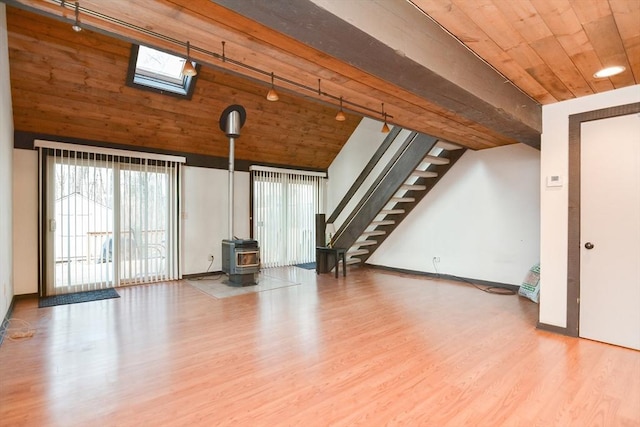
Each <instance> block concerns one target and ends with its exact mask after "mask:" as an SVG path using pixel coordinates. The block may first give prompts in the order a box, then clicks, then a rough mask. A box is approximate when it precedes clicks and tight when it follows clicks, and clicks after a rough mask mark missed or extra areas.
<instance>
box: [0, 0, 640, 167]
mask: <svg viewBox="0 0 640 427" xmlns="http://www.w3.org/2000/svg"><path fill="white" fill-rule="evenodd" d="M6 3H8V4H11V5H15V6H17V7H19V8H21V9H25V10H29V11H34V12H37V13H38V14H41V15H43V16H44V17H36V16H35V15H33V14H30V13H28V12H24V11H18V10H15V9H12V8H8V21H9V22H8V25H9V31H10V34H9V37H10V38H9V44H10V54H11V58H10V61H11V72H12V91H13V98H14V117H15V121H16V129H19V130H24V131H31V132H34V131H42V132H46V133H52V134H55V135H66V136H75V137H79V138H86V139H93V140H106V141H110V142H114V143H119V144H129V145H145V146H150V147H152V146H162V147H166V148H167V149H171V150H182V151H185V152H197V153H200V154H208V155H211V156H225V155H226V153H225V152H224V149H221V147H225V146H226V144H225V141H224V135H221V133H220V131H219V129H217V120H218V116H219V113H220V111H222V109H223V108H224V106H226V105H228V104H231V103H241V104H243V105H245V107H246V108H247V109H248V111H249V119H248V121H247V125H246V132H244V133H243V136H242V142H243V143H244V144H246V146H247V149H246V150H245V151H242V152H240V153H238V152H237V153H236V156H237V157H238V158H240V159H245V160H249V161H254V162H258V163H260V162H264V163H273V164H286V165H294V166H299V167H309V168H326V167H328V165H329V164H330V162H331V160H332V159H333V157H335V155H336V154H337V152H338V151H339V149H340V147H341V146H342V144H344V143H345V142H346V140H347V138H348V135H349V134H350V132H351V131H352V130H353V128H354V127H355V126H356V125H357V122H358V116H359V115H367V116H371V117H374V118H377V119H381V118H382V116H381V115H380V114H379V113H378V112H379V111H381V103H383V102H384V105H385V107H384V109H385V111H386V112H388V113H389V114H390V115H391V116H392V117H391V118H389V121H390V122H391V123H393V124H398V125H400V126H403V127H406V128H409V129H414V130H418V131H421V132H424V133H428V134H431V135H434V136H437V137H439V138H442V139H446V140H449V141H452V142H456V143H458V144H461V145H464V146H466V147H469V148H472V149H482V148H490V147H495V146H500V145H505V144H512V143H516V142H524V143H527V144H529V145H532V146H536V145H537V144H539V134H540V130H541V129H540V105H541V104H544V103H550V102H555V101H558V100H563V99H568V98H571V97H577V96H583V95H586V94H589V93H598V92H602V91H606V90H610V89H612V88H614V87H623V86H628V85H632V84H636V83H637V82H638V66H639V65H638V64H639V58H638V57H639V55H638V46H640V43H639V40H640V36H639V34H638V26H637V25H633V23H634V22H638V21H639V20H640V9H639V7H638V3H640V2H630V1H627V0H610V1H604V0H584V1H581V2H568V1H563V0H519V1H518V2H504V1H502V0H473V1H470V0H423V1H418V0H414V2H413V3H409V2H406V1H404V0H384V1H383V0H370V1H368V2H366V3H367V7H366V8H360V13H359V15H361V16H362V17H363V19H360V20H359V18H358V16H357V14H356V12H358V9H357V8H355V9H354V8H352V9H351V10H350V9H349V5H353V4H355V5H361V4H362V2H335V1H334V2H331V1H329V0H314V1H308V0H295V1H285V0H270V1H269V2H264V1H259V0H243V1H241V2H238V1H231V0H229V1H227V0H220V1H215V2H212V1H209V0H127V1H125V0H113V1H109V2H105V1H100V0H83V1H81V2H80V6H81V14H80V19H81V22H82V25H83V27H84V28H85V31H82V32H81V33H78V34H75V33H73V32H72V31H71V30H70V23H71V22H73V19H74V17H73V8H72V4H70V3H69V2H67V7H62V6H61V5H60V1H36V0H15V1H13V0H12V1H6ZM338 6H339V7H338ZM425 14H428V15H430V16H426V15H425ZM105 16H108V17H109V18H110V19H108V20H106V19H104V17H105ZM52 18H53V19H52ZM112 18H115V19H112ZM434 20H435V21H437V23H436V22H435V21H434ZM363 22H364V23H363ZM367 22H370V23H371V22H373V23H374V24H375V28H371V25H370V27H369V28H367ZM379 22H382V24H384V23H387V24H389V25H391V27H390V28H392V29H393V30H394V31H396V32H397V34H399V35H397V37H398V39H399V40H401V43H399V44H397V45H394V41H393V38H391V39H389V38H388V37H389V35H388V34H386V33H385V31H384V28H383V27H384V25H379ZM123 24H126V25H123ZM440 25H442V26H443V27H445V29H446V30H444V29H442V28H441V27H440ZM400 27H402V28H400ZM401 30H402V31H401ZM447 31H448V32H450V33H451V34H449V33H448V32H447ZM391 33H392V34H391V35H392V36H393V32H391ZM158 35H162V36H163V37H162V38H159V37H158ZM451 35H453V36H455V37H457V39H459V40H460V41H462V42H464V43H465V45H466V46H464V45H462V44H461V43H459V41H458V40H456V38H455V37H451ZM187 40H189V41H190V42H191V44H192V46H194V47H195V49H194V50H192V56H193V57H194V59H196V60H197V61H199V62H200V63H201V64H203V68H202V71H201V75H200V76H199V81H198V85H197V88H196V94H195V95H194V98H193V99H192V100H191V101H184V100H180V101H176V100H174V99H170V98H168V97H161V96H152V95H151V94H148V93H141V92H140V91H135V90H134V89H131V88H128V87H126V86H124V83H123V82H124V80H123V73H124V72H126V62H127V61H128V49H129V46H130V43H131V42H136V43H144V44H147V45H150V46H153V47H156V48H161V49H164V50H167V51H170V52H174V53H178V54H184V45H185V44H186V41H187ZM223 41H224V42H225V54H226V57H227V58H233V59H235V60H238V61H240V62H241V63H243V64H248V65H249V66H250V67H255V68H258V69H260V71H266V72H267V74H266V75H265V73H260V72H251V71H248V69H247V68H246V67H242V66H238V65H237V63H234V62H232V61H231V62H230V61H222V60H221V59H220V58H221V53H222V42H223ZM469 49H472V50H473V52H471V51H470V50H469ZM476 55H478V56H479V57H481V58H478V56H476ZM614 62H616V63H618V62H623V65H625V66H626V67H627V69H626V71H625V73H623V74H622V75H620V76H618V77H612V78H609V79H604V80H596V79H594V78H593V77H592V74H593V72H595V71H596V69H597V68H600V66H603V65H610V64H611V63H614ZM594 68H596V69H594ZM23 69H32V73H33V74H34V77H33V79H31V80H30V78H31V77H30V76H28V74H31V73H23V71H22V70H23ZM66 69H70V70H74V71H73V72H71V73H70V72H65V70H66ZM495 70H498V71H499V73H497V72H496V71H495ZM268 72H274V73H275V75H276V84H277V86H278V89H279V91H280V93H281V100H280V101H279V102H277V103H269V102H267V101H266V100H264V94H265V93H266V90H267V89H268V85H269V78H268ZM65 73H66V74H65ZM22 74H27V76H23V75H22ZM319 79H320V82H321V87H322V93H323V94H329V95H332V96H324V95H323V94H317V93H314V92H313V90H308V88H315V87H317V86H318V80H319ZM288 82H295V83H296V84H289V83H288ZM299 84H302V85H303V86H306V87H307V89H304V88H303V89H301V88H300V87H299V86H300V85H299ZM154 95H155V94H154ZM340 96H342V97H343V98H344V100H345V107H347V111H348V112H349V111H350V112H351V114H348V120H347V121H346V122H342V123H340V122H336V121H335V120H334V119H333V117H334V115H335V112H336V111H337V108H338V107H337V104H338V101H337V97H340ZM16 106H17V108H16ZM361 107H362V108H361ZM238 145H239V147H241V146H242V145H243V144H238ZM239 149H241V148H239Z"/></svg>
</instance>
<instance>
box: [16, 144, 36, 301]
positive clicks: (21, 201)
mask: <svg viewBox="0 0 640 427" xmlns="http://www.w3.org/2000/svg"><path fill="white" fill-rule="evenodd" d="M13 274H14V280H13V290H14V293H15V294H16V295H24V294H35V293H37V292H38V152H37V151H35V150H18V149H14V150H13Z"/></svg>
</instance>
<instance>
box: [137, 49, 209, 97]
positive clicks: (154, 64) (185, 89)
mask: <svg viewBox="0 0 640 427" xmlns="http://www.w3.org/2000/svg"><path fill="white" fill-rule="evenodd" d="M184 63H185V58H182V57H179V56H175V55H171V54H169V53H165V52H162V51H159V50H156V49H152V48H150V47H146V46H135V45H134V46H133V48H132V49H131V59H130V61H129V75H128V76H127V83H128V84H129V85H130V86H133V87H137V88H141V89H147V90H152V91H155V92H160V93H163V94H173V95H178V96H182V97H187V98H190V97H191V93H192V92H193V85H194V84H195V77H189V76H185V75H183V74H182V68H183V67H184ZM193 64H194V66H196V67H197V65H196V64H195V63H193Z"/></svg>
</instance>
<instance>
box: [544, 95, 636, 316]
mask: <svg viewBox="0 0 640 427" xmlns="http://www.w3.org/2000/svg"><path fill="white" fill-rule="evenodd" d="M634 102H640V85H636V86H631V87H627V88H623V89H618V90H614V91H609V92H605V93H601V94H597V95H591V96H585V97H582V98H578V99H572V100H569V101H563V102H559V103H556V104H551V105H545V106H543V108H542V129H543V134H542V158H541V172H540V175H541V176H540V179H541V186H540V188H541V194H540V201H541V216H540V228H541V230H540V232H541V235H540V253H541V255H540V256H541V259H540V265H541V271H540V323H544V324H547V325H552V326H559V327H566V316H567V231H568V226H567V220H568V216H567V212H568V177H567V175H568V172H569V167H568V162H569V116H570V115H571V114H578V113H583V112H587V111H593V110H599V109H602V108H609V107H615V106H618V105H625V104H631V103H634ZM621 155H623V154H622V153H621ZM551 175H559V176H561V177H563V179H564V185H563V186H562V187H546V185H545V180H546V177H547V176H551Z"/></svg>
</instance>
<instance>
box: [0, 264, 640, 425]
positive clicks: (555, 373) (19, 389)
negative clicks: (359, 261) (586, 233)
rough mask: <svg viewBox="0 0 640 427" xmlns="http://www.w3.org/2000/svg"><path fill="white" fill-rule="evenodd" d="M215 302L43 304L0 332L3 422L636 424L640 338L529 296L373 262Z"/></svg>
mask: <svg viewBox="0 0 640 427" xmlns="http://www.w3.org/2000/svg"><path fill="white" fill-rule="evenodd" d="M268 274H270V275H273V276H277V277H279V278H280V279H285V280H291V281H295V282H301V284H300V285H298V286H290V287H283V288H278V289H274V290H269V291H265V292H259V293H252V294H246V295H240V296H236V297H231V298H225V299H215V298H213V297H211V296H209V295H206V294H204V293H202V292H201V291H199V290H198V289H196V288H195V287H193V286H191V285H190V284H188V283H187V282H186V281H182V282H174V283H161V284H155V285H146V286H137V287H129V288H122V289H119V290H118V291H119V293H120V295H121V298H119V299H111V300H104V301H96V302H89V303H83V304H75V305H67V306H58V307H52V308H41V309H38V308H37V301H35V300H21V301H18V302H17V304H16V307H15V309H14V312H13V316H14V317H15V318H19V319H23V320H26V321H28V322H30V323H31V325H32V327H33V328H35V331H36V332H35V335H34V336H33V337H32V338H30V339H23V340H16V341H11V340H6V339H5V342H4V343H3V344H2V346H0V424H1V425H2V426H98V425H100V426H105V425H119V426H129V425H132V426H133V425H135V426H141V425H144V426H165V425H166V426H194V425H205V426H213V425H237V426H279V425H285V426H298V425H304V426H325V425H331V426H353V425H364V426H383V425H391V426H397V425H402V426H465V425H469V426H545V427H546V426H638V425H640V352H637V351H633V350H629V349H624V348H619V347H615V346H610V345H606V344H602V343H598V342H593V341H588V340H582V339H575V338H568V337H564V336H560V335H555V334H552V333H548V332H544V331H539V330H536V329H535V323H536V318H537V306H536V305H535V304H533V303H531V302H530V301H528V300H525V299H523V298H520V297H518V296H497V295H489V294H485V293H483V292H479V291H477V290H476V289H474V288H472V287H470V286H468V285H465V284H460V283H455V282H447V281H438V280H433V279H426V278H421V277H415V276H408V275H402V274H396V273H391V272H386V271H379V270H369V269H364V268H361V269H351V270H350V271H349V273H348V275H347V277H346V278H343V277H342V276H341V277H339V278H338V279H336V278H334V276H333V275H332V274H325V275H321V276H316V274H315V272H314V271H308V270H303V269H300V268H285V269H271V270H268Z"/></svg>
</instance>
